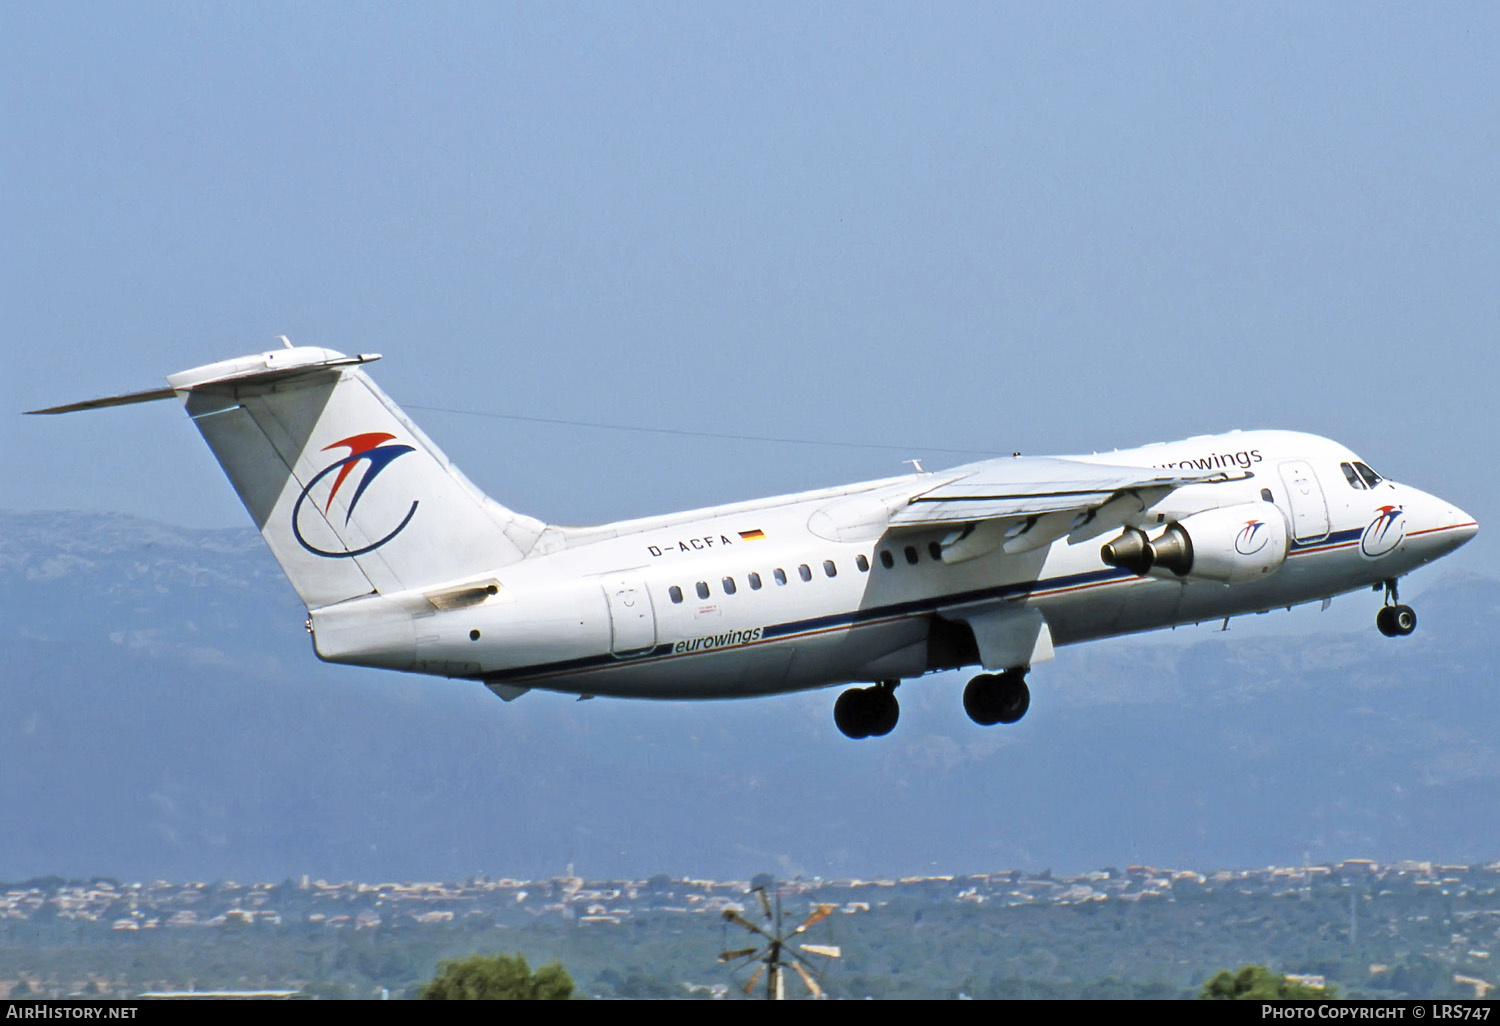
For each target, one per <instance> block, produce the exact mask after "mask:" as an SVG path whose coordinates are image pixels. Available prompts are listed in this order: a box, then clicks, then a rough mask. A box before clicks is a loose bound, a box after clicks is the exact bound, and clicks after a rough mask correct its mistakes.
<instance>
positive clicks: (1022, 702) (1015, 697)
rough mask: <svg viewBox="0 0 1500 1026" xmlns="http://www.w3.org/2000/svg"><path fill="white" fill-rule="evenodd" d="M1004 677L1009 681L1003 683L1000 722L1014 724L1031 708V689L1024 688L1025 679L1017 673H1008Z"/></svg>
mask: <svg viewBox="0 0 1500 1026" xmlns="http://www.w3.org/2000/svg"><path fill="white" fill-rule="evenodd" d="M1005 676H1006V677H1007V678H1010V679H1009V680H1006V682H1005V684H1006V686H1005V688H1004V698H1003V702H1002V708H1001V710H1000V722H1001V723H1015V722H1016V721H1017V720H1019V719H1020V718H1021V717H1022V716H1025V715H1026V710H1027V709H1030V708H1031V689H1030V688H1028V687H1027V686H1026V678H1024V677H1022V676H1021V675H1020V674H1019V673H1008V674H1006V675H1005Z"/></svg>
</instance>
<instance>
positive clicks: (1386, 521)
mask: <svg viewBox="0 0 1500 1026" xmlns="http://www.w3.org/2000/svg"><path fill="white" fill-rule="evenodd" d="M1375 512H1376V513H1377V514H1379V515H1378V516H1376V517H1375V519H1374V520H1372V521H1370V524H1369V526H1368V527H1366V528H1365V531H1364V533H1363V534H1362V535H1360V536H1359V551H1360V552H1363V553H1364V554H1365V555H1367V556H1370V557H1372V558H1373V557H1375V556H1383V555H1385V554H1386V553H1387V552H1390V551H1391V550H1392V549H1394V548H1395V547H1396V546H1397V545H1400V544H1401V543H1402V542H1403V541H1405V540H1406V514H1405V512H1404V511H1403V510H1402V509H1401V507H1400V506H1381V507H1379V508H1378V509H1376V510H1375Z"/></svg>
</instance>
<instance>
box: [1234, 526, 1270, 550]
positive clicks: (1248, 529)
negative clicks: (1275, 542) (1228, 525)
mask: <svg viewBox="0 0 1500 1026" xmlns="http://www.w3.org/2000/svg"><path fill="white" fill-rule="evenodd" d="M1265 526H1266V522H1265V521H1264V520H1246V521H1245V526H1244V527H1242V528H1240V531H1239V534H1236V535H1235V536H1234V551H1236V552H1238V553H1239V554H1240V555H1242V556H1253V555H1255V554H1256V553H1257V552H1259V551H1260V550H1261V549H1263V548H1265V547H1266V545H1268V544H1269V543H1270V541H1271V532H1270V531H1267V530H1265Z"/></svg>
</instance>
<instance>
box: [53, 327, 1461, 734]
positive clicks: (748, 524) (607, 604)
mask: <svg viewBox="0 0 1500 1026" xmlns="http://www.w3.org/2000/svg"><path fill="white" fill-rule="evenodd" d="M281 341H282V343H283V345H284V348H282V349H279V350H272V351H270V352H265V353H260V354H256V355H251V356H245V357H240V358H237V359H231V360H225V361H222V362H218V363H213V364H208V365H206V366H202V367H196V368H193V369H191V370H186V371H182V372H181V373H178V374H172V375H170V376H169V377H168V378H167V385H168V387H167V388H164V389H154V390H150V391H146V392H136V393H128V394H124V395H117V396H111V397H107V398H103V399H94V400H88V401H85V402H79V403H71V404H68V405H65V406H56V407H51V408H48V409H44V410H33V411H30V412H32V413H42V414H52V413H66V412H70V411H74V410H83V409H95V408H100V407H108V406H116V405H122V404H125V403H134V402H146V401H151V400H156V399H166V398H171V397H174V396H175V397H177V398H179V399H180V400H181V401H182V402H183V403H184V405H185V406H186V408H187V413H188V416H189V417H190V418H192V420H193V422H194V424H195V425H196V426H197V428H198V430H199V431H200V432H201V433H202V435H203V438H204V440H205V441H206V442H207V443H208V445H209V447H210V449H212V451H213V453H214V455H215V456H216V457H217V459H218V461H219V463H220V464H221V465H222V467H223V468H224V471H225V473H226V474H227V475H228V477H229V480H230V483H231V485H232V486H233V487H234V489H235V491H236V492H237V493H238V494H239V497H240V499H241V500H242V501H243V502H244V504H245V508H246V509H247V510H248V511H249V513H250V516H251V517H252V519H253V520H254V521H255V525H256V527H258V528H259V529H260V532H261V534H262V536H263V537H264V538H265V541H266V543H267V544H268V545H269V546H270V548H271V551H272V553H273V554H274V555H275V557H276V559H277V560H278V562H279V563H280V564H281V567H282V569H283V570H284V571H285V573H286V575H287V578H288V579H289V580H290V582H291V584H292V587H293V588H294V589H295V590H296V592H297V594H298V595H299V596H300V597H301V599H302V601H303V602H304V604H305V605H306V607H307V610H308V616H307V622H306V626H307V630H308V632H309V633H310V634H311V635H312V641H313V648H314V651H315V652H316V653H317V655H318V657H319V658H320V659H323V660H325V661H328V662H334V663H347V664H352V665H356V666H369V667H379V668H384V669H390V670H402V671H408V672H413V673H423V674H432V675H436V676H441V677H448V678H457V679H462V680H468V681H478V682H482V683H483V684H484V685H485V686H487V687H488V688H489V689H490V690H491V691H493V692H494V693H495V694H496V695H498V696H500V697H501V698H503V699H506V700H507V701H509V700H513V699H515V698H518V697H519V696H521V695H522V694H525V693H526V692H527V691H530V690H532V689H540V690H546V691H555V692H563V693H568V694H576V695H578V696H580V698H592V697H594V696H612V697H620V698H652V699H706V698H744V697H748V696H755V695H771V694H779V693H785V692H792V691H800V690H807V689H813V688H825V687H833V686H840V685H843V686H847V687H846V690H844V691H843V692H842V693H841V694H840V695H839V697H838V699H837V701H836V702H835V703H834V709H833V717H834V722H835V724H836V725H837V727H838V729H839V730H840V731H841V732H843V733H844V734H845V735H846V736H848V737H850V738H865V737H879V736H883V735H885V734H888V733H890V731H891V730H892V729H893V728H894V727H895V726H896V722H897V719H898V717H899V715H900V707H899V703H898V701H897V698H896V694H895V691H896V688H897V686H898V685H899V684H900V683H901V682H902V681H906V680H911V679H914V678H918V677H921V676H923V675H924V674H926V673H930V672H933V671H939V670H954V669H960V668H963V667H968V666H976V665H977V666H978V667H979V668H980V670H981V671H983V672H980V673H978V674H977V675H976V676H974V677H973V679H971V680H970V681H969V682H968V685H967V686H966V687H965V689H964V693H963V705H964V709H965V711H966V712H967V713H968V715H969V717H970V718H971V719H973V720H974V721H975V722H976V723H979V724H981V725H985V726H991V725H994V724H997V723H1014V722H1016V721H1017V720H1019V719H1021V717H1022V716H1023V715H1024V714H1025V713H1026V711H1027V709H1028V707H1029V706H1030V702H1031V693H1030V688H1029V686H1028V684H1027V683H1026V675H1027V673H1028V672H1029V671H1030V669H1031V668H1032V667H1033V666H1035V665H1037V664H1038V663H1042V662H1045V661H1047V660H1049V659H1051V658H1052V657H1053V653H1054V650H1055V648H1056V647H1057V646H1059V645H1072V644H1077V643H1080V642H1084V641H1090V640H1093V639H1096V638H1105V637H1111V636H1115V635H1121V634H1130V633H1135V632H1140V631H1149V630H1156V629H1159V628H1165V627H1173V626H1178V625H1185V624H1193V623H1201V622H1205V621H1217V620H1220V619H1223V620H1224V621H1225V623H1226V624H1227V623H1228V618H1230V617H1233V616H1239V615H1241V614H1248V613H1258V612H1265V611H1268V610H1271V609H1274V608H1279V607H1287V608H1291V607H1292V606H1294V605H1297V604H1300V603H1308V602H1314V601H1320V600H1321V601H1323V602H1324V604H1325V606H1326V603H1327V601H1328V600H1329V599H1331V597H1332V596H1335V595H1339V594H1343V593H1346V592H1352V591H1356V590H1360V589H1365V588H1371V589H1374V590H1381V591H1383V592H1384V601H1383V604H1382V606H1381V608H1380V611H1379V613H1378V615H1377V616H1376V627H1377V628H1378V629H1379V631H1380V632H1381V633H1382V634H1384V635H1386V636H1388V637H1399V636H1404V635H1408V634H1411V633H1412V631H1413V630H1415V628H1416V614H1415V612H1414V611H1413V610H1412V608H1411V607H1410V606H1408V605H1404V604H1402V603H1401V602H1400V598H1399V594H1398V591H1397V581H1398V579H1399V578H1400V577H1402V576H1403V575H1405V574H1407V573H1410V572H1411V571H1412V570H1414V569H1416V568H1417V567H1419V566H1422V565H1423V564H1425V563H1429V562H1431V561H1433V560H1435V559H1438V558H1439V557H1441V556H1444V555H1446V554H1447V553H1449V552H1452V551H1453V550H1455V549H1457V548H1458V547H1459V546H1461V545H1463V544H1464V543H1465V542H1466V541H1468V540H1469V539H1470V538H1472V537H1473V536H1474V534H1475V532H1476V531H1477V530H1478V524H1477V523H1475V521H1474V519H1473V518H1472V517H1471V516H1469V515H1468V514H1467V513H1465V512H1463V511H1462V510H1460V509H1458V508H1457V507H1456V506H1454V505H1453V504H1452V503H1449V502H1446V501H1444V500H1442V499H1439V498H1436V497H1435V496H1432V495H1429V494H1426V493H1424V492H1421V491H1418V490H1417V489H1415V488H1412V487H1411V486H1409V485H1404V484H1398V483H1396V482H1394V481H1390V480H1387V479H1385V478H1383V477H1381V476H1380V475H1379V474H1377V473H1376V472H1375V471H1374V470H1372V469H1371V468H1370V466H1369V465H1368V464H1367V463H1365V462H1364V461H1363V460H1361V459H1360V458H1359V457H1358V456H1357V455H1355V454H1354V453H1353V452H1351V451H1350V450H1349V449H1347V448H1345V447H1344V446H1342V445H1340V444H1338V443H1337V442H1333V441H1330V440H1328V439H1326V438H1321V437H1318V436H1315V435H1311V434H1303V433H1299V432H1293V431H1271V430H1256V431H1232V432H1229V433H1227V434H1220V435H1207V436H1200V437H1195V438H1188V439H1184V440H1182V441H1178V442H1168V443H1156V444H1151V445H1145V446H1141V447H1139V448H1135V449H1126V450H1118V451H1114V452H1109V453H1104V454H1093V455H1086V456H1082V455H1080V456H1067V457H1022V456H1016V457H1007V458H998V459H987V460H981V461H979V462H974V463H967V464H964V465H962V466H957V467H953V468H951V469H948V470H942V471H936V472H926V471H922V470H921V469H920V466H918V467H917V468H916V469H915V471H914V472H913V473H909V474H905V475H902V476H898V477H890V478H884V479H881V480H876V481H865V482H861V483H857V484H849V485H843V486H840V487H834V488H825V489H820V490H816V491H805V492H798V493H795V494H791V495H780V496H775V497H772V498H766V499H758V500H752V501H748V502H737V503H731V504H728V505H722V506H714V507H710V508H707V509H697V510H689V511H686V512H681V513H670V514H666V515H663V516H654V517H645V518H641V519H636V520H625V521H620V522H618V523H612V524H604V525H601V526H597V527H563V526H558V525H555V524H546V523H543V522H542V521H540V520H537V519H534V518H532V517H528V516H525V515H523V514H520V513H517V512H514V511H512V510H510V509H508V508H506V507H505V506H502V505H500V504H499V503H497V502H495V501H494V500H492V499H490V498H489V497H487V496H486V495H484V494H483V493H482V492H481V491H480V490H479V489H478V488H476V487H475V486H474V485H473V484H471V483H470V482H469V480H468V479H467V478H466V477H464V476H463V474H461V473H460V472H459V471H458V470H457V469H456V468H455V467H454V466H453V464H452V463H450V462H449V460H448V458H447V457H446V456H444V455H443V453H442V452H441V451H440V450H439V449H438V447H437V446H436V445H434V444H433V443H432V442H431V441H430V440H429V439H428V438H427V436H426V435H425V434H423V433H422V432H421V431H420V430H419V429H418V428H417V427H416V425H414V424H413V423H412V422H411V421H410V420H409V419H408V418H407V417H406V415H405V414H404V413H403V412H402V411H401V410H400V409H399V408H398V407H397V406H396V404H395V403H393V402H392V401H391V400H390V399H389V398H387V397H386V395H385V394H384V393H383V392H382V391H381V390H380V389H379V388H377V387H376V385H375V383H374V382H373V381H372V380H371V379H370V377H369V376H368V375H367V374H366V373H365V371H364V369H363V367H364V365H365V364H368V363H371V362H372V361H374V360H378V359H379V358H380V357H379V356H378V355H376V354H361V355H355V356H346V355H344V354H342V353H338V352H335V351H333V350H329V349H323V348H319V347H306V346H304V347H294V346H292V344H291V343H290V342H289V341H287V340H286V338H285V337H284V336H283V338H282V340H281ZM850 685H852V686H850Z"/></svg>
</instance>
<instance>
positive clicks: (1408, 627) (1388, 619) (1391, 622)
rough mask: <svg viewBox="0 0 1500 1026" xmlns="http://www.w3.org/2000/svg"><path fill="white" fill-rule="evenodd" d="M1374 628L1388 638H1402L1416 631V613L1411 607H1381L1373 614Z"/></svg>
mask: <svg viewBox="0 0 1500 1026" xmlns="http://www.w3.org/2000/svg"><path fill="white" fill-rule="evenodd" d="M1375 628H1376V629H1377V630H1379V631H1380V633H1381V634H1384V635H1385V636H1386V637H1388V638H1404V637H1406V635H1408V634H1410V633H1411V632H1412V631H1414V630H1416V629H1417V613H1416V610H1414V609H1412V607H1411V606H1400V605H1397V606H1382V607H1381V608H1380V612H1378V613H1376V614H1375Z"/></svg>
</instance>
